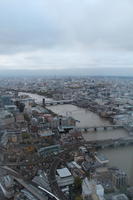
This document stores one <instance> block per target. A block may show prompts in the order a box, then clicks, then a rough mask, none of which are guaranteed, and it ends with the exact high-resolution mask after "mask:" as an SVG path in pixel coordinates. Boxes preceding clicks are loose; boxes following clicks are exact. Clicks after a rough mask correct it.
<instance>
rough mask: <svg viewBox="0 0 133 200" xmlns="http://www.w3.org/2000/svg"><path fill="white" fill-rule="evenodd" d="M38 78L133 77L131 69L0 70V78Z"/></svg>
mask: <svg viewBox="0 0 133 200" xmlns="http://www.w3.org/2000/svg"><path fill="white" fill-rule="evenodd" d="M31 76H34V77H37V76H38V77H39V76H41V77H42V76H44V77H45V76H121V77H133V68H128V69H127V68H126V69H125V68H123V69H122V70H121V68H108V69H107V68H100V69H99V68H95V69H94V68H89V69H85V68H78V69H76V68H74V69H71V70H68V69H62V70H60V69H58V70H54V69H49V70H46V69H43V70H38V69H34V70H32V69H30V70H28V69H27V70H23V69H19V70H13V69H12V70H0V77H31Z"/></svg>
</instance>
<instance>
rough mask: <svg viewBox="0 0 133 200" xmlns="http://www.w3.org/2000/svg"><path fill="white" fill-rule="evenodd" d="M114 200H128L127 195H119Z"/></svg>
mask: <svg viewBox="0 0 133 200" xmlns="http://www.w3.org/2000/svg"><path fill="white" fill-rule="evenodd" d="M112 200H128V197H127V196H126V195H125V194H117V195H114V196H113V197H112Z"/></svg>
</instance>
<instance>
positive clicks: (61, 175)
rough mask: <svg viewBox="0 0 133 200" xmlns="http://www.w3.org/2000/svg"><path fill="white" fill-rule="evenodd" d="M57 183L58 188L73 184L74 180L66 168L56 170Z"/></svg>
mask: <svg viewBox="0 0 133 200" xmlns="http://www.w3.org/2000/svg"><path fill="white" fill-rule="evenodd" d="M56 180H57V183H58V185H59V186H60V187H66V186H70V185H72V184H73V183H74V178H73V176H72V174H71V172H70V171H69V169H68V168H66V167H65V168H62V169H57V176H56Z"/></svg>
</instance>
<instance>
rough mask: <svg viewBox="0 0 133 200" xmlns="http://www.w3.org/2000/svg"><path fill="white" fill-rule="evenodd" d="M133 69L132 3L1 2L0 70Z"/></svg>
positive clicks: (118, 0) (80, 0) (95, 0)
mask: <svg viewBox="0 0 133 200" xmlns="http://www.w3.org/2000/svg"><path fill="white" fill-rule="evenodd" d="M97 67H99V68H100V67H101V68H103V67H107V68H109V67H113V68H114V67H124V68H126V67H127V68H129V67H133V0H0V69H1V70H2V69H53V68H54V69H71V68H97Z"/></svg>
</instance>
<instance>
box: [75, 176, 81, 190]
mask: <svg viewBox="0 0 133 200" xmlns="http://www.w3.org/2000/svg"><path fill="white" fill-rule="evenodd" d="M81 184H82V180H81V178H80V177H79V176H77V177H75V179H74V188H75V190H81Z"/></svg>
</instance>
